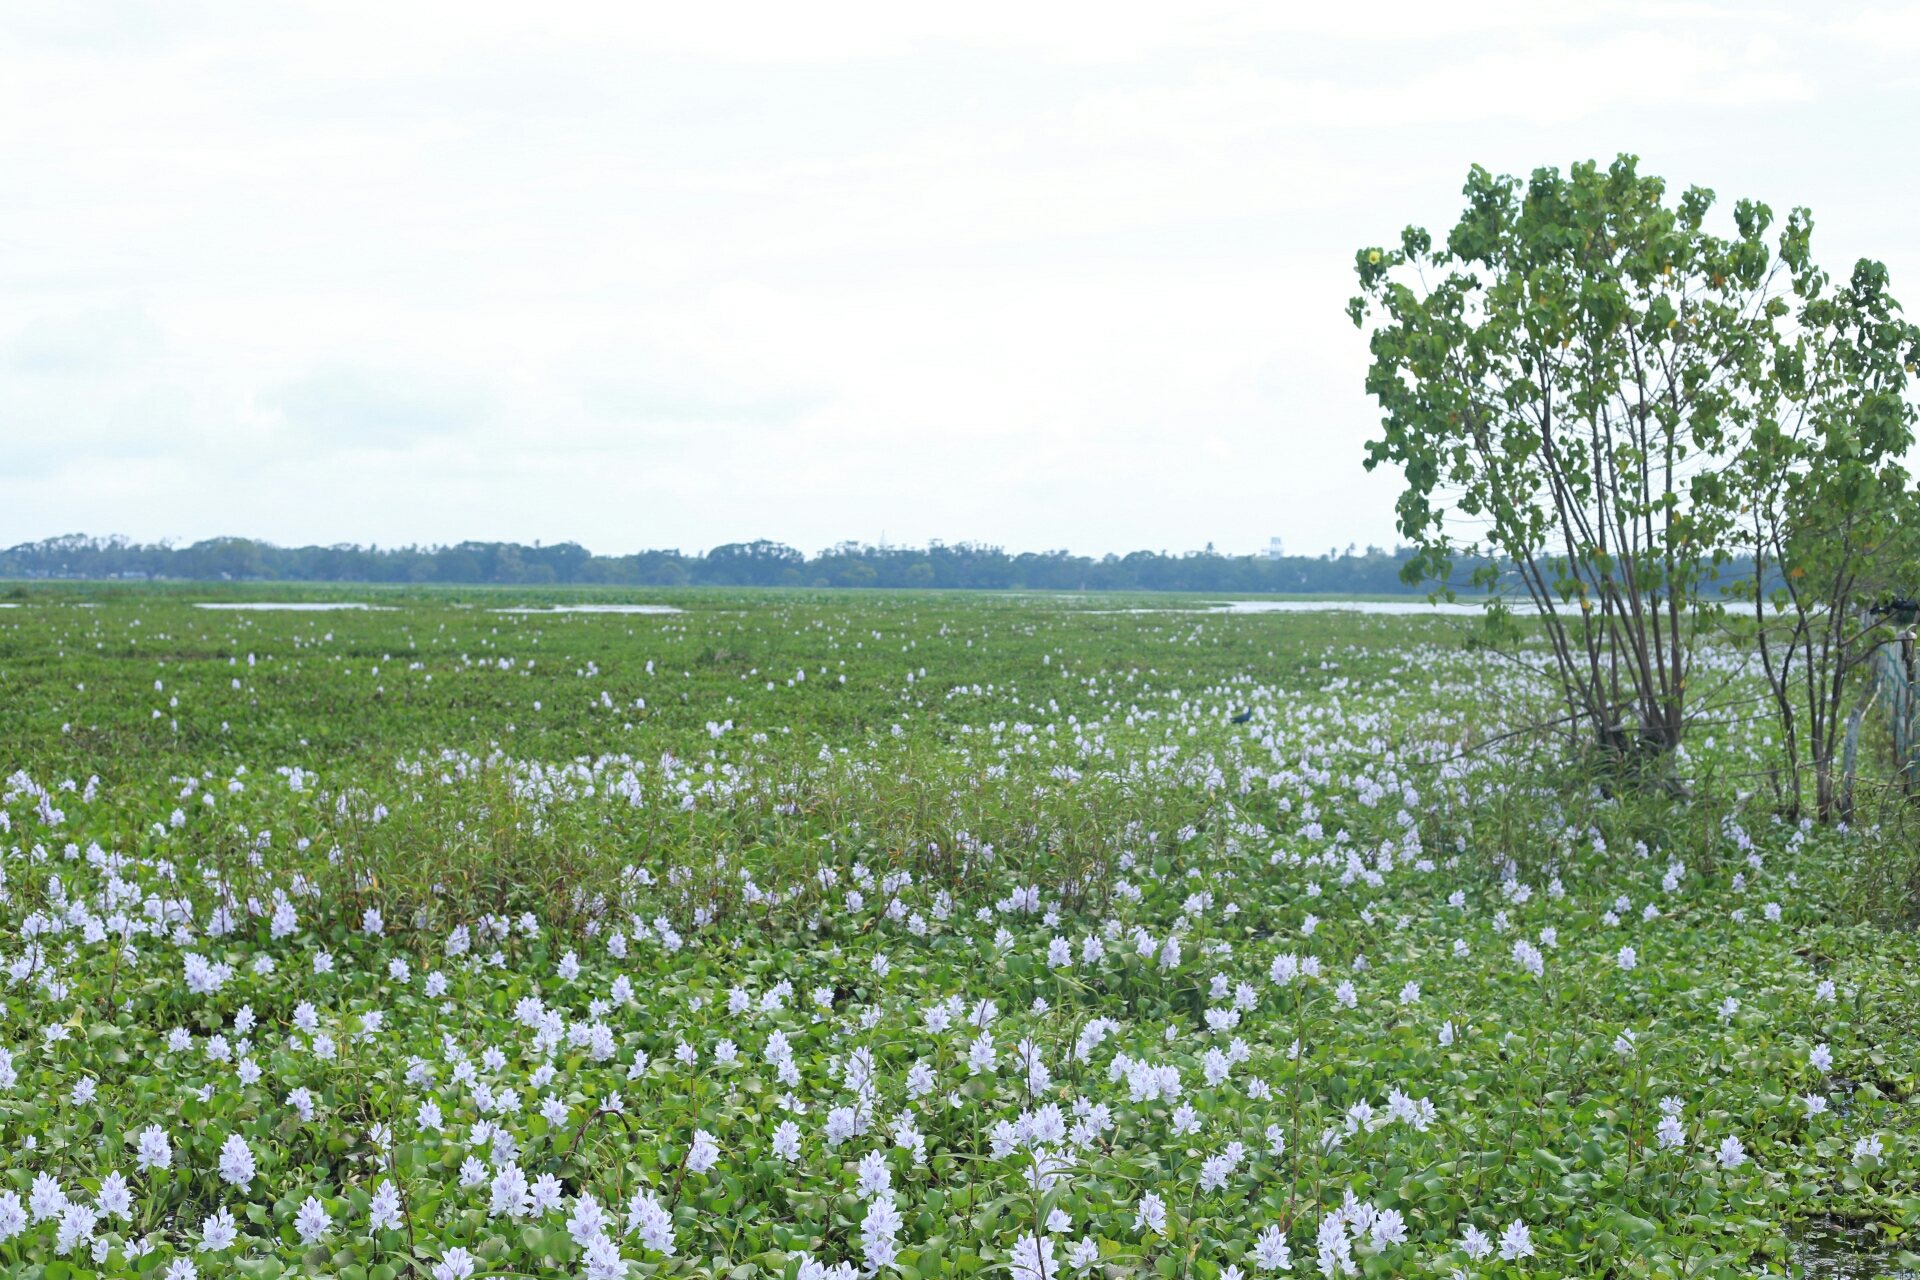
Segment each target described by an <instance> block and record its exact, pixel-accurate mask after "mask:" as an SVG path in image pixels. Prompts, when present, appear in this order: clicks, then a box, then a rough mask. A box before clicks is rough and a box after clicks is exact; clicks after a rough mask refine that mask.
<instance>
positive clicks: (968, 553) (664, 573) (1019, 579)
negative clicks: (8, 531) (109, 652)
mask: <svg viewBox="0 0 1920 1280" xmlns="http://www.w3.org/2000/svg"><path fill="white" fill-rule="evenodd" d="M1407 559H1408V553H1407V552H1406V551H1405V550H1404V549H1395V550H1394V551H1392V552H1388V551H1385V550H1382V549H1381V548H1379V547H1368V548H1366V549H1365V551H1357V550H1356V549H1355V548H1353V547H1349V548H1347V550H1346V552H1345V553H1344V554H1334V553H1332V552H1329V553H1328V554H1327V555H1325V556H1281V557H1270V556H1266V555H1258V556H1251V555H1248V556H1229V555H1221V554H1219V553H1217V552H1215V551H1214V550H1213V548H1212V547H1211V545H1209V547H1208V548H1207V549H1206V550H1205V551H1190V552H1186V553H1184V554H1180V555H1169V554H1167V553H1166V552H1164V551H1158V552H1156V551H1135V552H1132V553H1131V554H1128V555H1124V556H1118V555H1107V556H1100V557H1093V556H1076V555H1072V554H1070V553H1068V552H1065V551H1047V552H1022V553H1020V554H1018V555H1013V554H1009V553H1008V552H1006V551H1005V550H1003V549H1001V548H999V547H991V546H984V545H980V544H975V543H965V542H962V543H954V544H951V545H947V544H943V543H933V544H931V545H929V546H926V547H872V546H865V545H862V544H859V543H854V542H844V543H841V544H840V545H839V546H836V547H831V548H829V549H827V550H825V551H822V552H820V553H819V554H818V555H815V556H811V557H809V556H807V555H806V554H805V553H803V552H801V551H798V550H796V549H795V548H793V547H789V546H785V545H783V544H781V543H778V542H769V541H766V540H764V539H763V540H761V541H758V542H734V543H728V544H727V545H725V546H721V547H715V548H713V550H711V551H707V552H705V553H703V554H691V555H690V554H685V553H682V552H680V551H638V552H635V553H633V554H632V555H624V556H597V555H594V554H593V553H592V552H590V551H588V550H587V549H586V548H585V547H582V546H580V545H579V544H578V543H574V542H562V543H556V544H554V545H552V546H541V545H538V544H536V545H534V546H526V545H524V544H522V543H517V542H461V543H457V544H455V545H453V546H447V547H385V548H383V547H360V546H351V545H342V546H332V547H279V546H274V545H273V544H272V543H268V542H259V541H256V540H253V539H249V538H210V539H208V540H206V541H204V542H196V543H194V544H192V545H191V546H185V547H175V546H170V545H167V544H165V543H157V544H150V545H142V544H138V543H134V542H130V541H128V540H127V539H125V538H91V537H86V536H83V535H79V534H73V535H69V536H67V537H63V538H49V539H46V540H45V541H41V542H25V543H21V544H20V545H19V546H15V547H10V548H8V549H7V550H5V551H0V577H5V578H15V579H18V578H29V579H49V578H52V579H60V578H72V579H116V578H117V579H174V580H183V581H200V582H385V583H500V584H513V585H545V584H569V585H572V584H579V585H606V586H649V587H682V586H728V587H748V586H753V587H922V588H963V589H979V590H1050V591H1203V592H1204V591H1220V592H1298V593H1311V594H1354V595H1387V594H1395V595H1400V594H1411V593H1413V592H1414V591H1415V588H1413V587H1410V586H1408V585H1407V584H1406V583H1404V582H1402V581H1401V578H1400V570H1401V567H1402V565H1404V564H1405V563H1406V561H1407Z"/></svg>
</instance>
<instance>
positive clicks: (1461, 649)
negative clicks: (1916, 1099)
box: [0, 586, 1920, 1280]
mask: <svg viewBox="0 0 1920 1280" xmlns="http://www.w3.org/2000/svg"><path fill="white" fill-rule="evenodd" d="M23 594H24V598H20V599H17V600H12V601H9V602H8V603H9V604H12V605H13V606H14V607H11V608H7V609H0V708H4V711H3V713H0V769H4V772H5V773H6V774H7V775H9V777H8V779H7V781H6V783H5V787H4V790H3V791H0V801H4V804H3V805H0V812H4V813H5V815H6V819H5V829H4V830H0V848H3V849H4V859H3V860H0V870H4V873H5V881H4V893H5V897H4V902H3V903H0V970H4V971H5V978H4V982H5V986H4V989H3V990H0V999H4V1002H5V1006H6V1008H5V1019H4V1029H0V1039H4V1041H5V1042H6V1048H7V1055H6V1057H5V1061H4V1062H3V1063H0V1068H3V1069H0V1081H5V1082H7V1087H6V1088H5V1090H4V1091H0V1127H3V1128H4V1132H5V1136H6V1154H5V1155H4V1156H3V1157H0V1187H4V1188H10V1190H6V1191H4V1192H0V1234H4V1235H5V1237H6V1239H5V1240H4V1242H0V1263H4V1264H5V1265H6V1266H8V1267H9V1268H10V1269H12V1270H13V1271H14V1272H16V1273H17V1274H21V1275H30V1276H34V1277H45V1280H86V1278H90V1277H92V1276H95V1275H99V1276H108V1275H130V1274H147V1273H157V1274H164V1275H167V1276H169V1277H172V1280H187V1278H188V1277H190V1276H194V1275H197V1274H200V1273H205V1274H208V1275H218V1276H224V1275H228V1274H234V1275H240V1276H245V1277H248V1278H249V1280H277V1278H278V1277H279V1276H282V1275H285V1274H290V1273H298V1274H303V1275H307V1274H310V1275H316V1276H318V1275H330V1276H339V1277H341V1280H395V1278H396V1277H397V1276H399V1275H401V1274H405V1273H416V1272H417V1273H422V1274H427V1273H431V1274H433V1275H435V1276H436V1277H438V1278H439V1280H464V1278H465V1277H468V1276H473V1275H502V1276H506V1275H547V1274H552V1275H560V1274H568V1275H584V1276H588V1277H591V1278H592V1280H615V1277H619V1276H623V1275H625V1276H649V1275H689V1276H695V1275H698V1276H702V1277H708V1278H710V1280H718V1277H721V1276H725V1277H727V1280H773V1278H774V1277H781V1278H782V1280H825V1278H826V1277H829V1276H838V1277H841V1278H842V1280H846V1278H848V1277H851V1275H853V1274H855V1273H873V1272H877V1271H882V1270H884V1271H886V1272H888V1273H890V1274H897V1275H899V1276H902V1277H904V1278H905V1280H935V1278H936V1277H942V1278H945V1277H952V1278H954V1280H960V1278H963V1277H970V1276H975V1275H980V1274H984V1273H987V1272H998V1271H1000V1270H1002V1269H1005V1270H1007V1271H1009V1272H1011V1273H1012V1275H1013V1276H1014V1277H1015V1280H1048V1277H1054V1276H1058V1275H1059V1274H1060V1273H1061V1272H1062V1271H1064V1272H1067V1273H1071V1274H1073V1275H1074V1276H1075V1277H1076V1280H1078V1278H1079V1277H1084V1276H1090V1275H1092V1274H1093V1273H1094V1272H1095V1271H1100V1272H1102V1273H1103V1274H1104V1276H1105V1277H1106V1278H1107V1280H1124V1278H1126V1277H1131V1276H1140V1277H1142V1278H1143V1280H1144V1278H1145V1277H1147V1276H1148V1274H1149V1273H1152V1274H1155V1275H1158V1276H1161V1277H1165V1278H1166V1280H1183V1278H1184V1277H1187V1276H1198V1277H1200V1278H1201V1280H1239V1277H1241V1276H1244V1275H1249V1274H1255V1273H1258V1274H1265V1275H1272V1274H1292V1275H1308V1274H1323V1275H1329V1276H1331V1275H1340V1274H1361V1273H1364V1274H1366V1275H1369V1276H1385V1275H1401V1274H1421V1275H1429V1274H1430V1275H1435V1276H1452V1275H1455V1274H1465V1275H1483V1274H1485V1275H1491V1274H1495V1273H1503V1272H1510V1273H1538V1274H1546V1275H1559V1274H1596V1275H1597V1274H1610V1275H1633V1276H1643V1277H1651V1276H1681V1275H1689V1276H1691V1275H1727V1276H1731V1275H1748V1274H1756V1273H1776V1274H1786V1272H1787V1270H1788V1269H1789V1267H1790V1266H1791V1265H1794V1264H1795V1263H1796V1259H1797V1260H1798V1261H1800V1262H1804V1261H1805V1260H1806V1257H1807V1256H1808V1255H1806V1254H1805V1252H1804V1248H1803V1246H1802V1245H1799V1244H1796V1241H1799V1240H1800V1239H1801V1238H1802V1235H1801V1227H1800V1225H1799V1224H1802V1223H1804V1222H1805V1221H1807V1220H1808V1219H1810V1218H1814V1217H1816V1216H1817V1217H1820V1218H1821V1220H1822V1221H1823V1222H1828V1223H1831V1222H1835V1221H1838V1222H1843V1223H1847V1224H1852V1225H1853V1227H1855V1228H1857V1229H1856V1230H1854V1232H1853V1237H1854V1238H1859V1239H1861V1240H1864V1241H1865V1242H1866V1243H1867V1246H1868V1248H1869V1253H1868V1254H1867V1255H1865V1256H1867V1257H1869V1258H1870V1259H1878V1260H1879V1264H1880V1265H1883V1266H1886V1267H1895V1268H1898V1267H1915V1266H1920V1259H1914V1258H1913V1257H1912V1256H1911V1255H1909V1254H1906V1253H1904V1252H1903V1251H1904V1250H1905V1249H1906V1247H1907V1240H1906V1233H1907V1232H1908V1231H1910V1230H1911V1229H1913V1228H1914V1227H1915V1226H1916V1225H1917V1224H1920V1190H1916V1184H1915V1173H1914V1159H1915V1154H1916V1140H1915V1129H1914V1119H1915V1110H1914V1107H1913V1102H1912V1098H1913V1093H1914V1090H1915V1089H1916V1087H1920V1080H1917V1079H1916V1065H1915V1064H1916V1061H1920V1058H1916V1049H1917V1048H1920V1045H1917V1044H1916V1035H1915V1026H1914V1023H1915V1017H1916V1009H1917V1008H1920V1003H1917V1002H1920V972H1916V969H1915V960H1916V952H1915V947H1914V945H1913V939H1912V937H1911V935H1910V934H1909V933H1906V932H1902V931H1899V930H1896V929H1885V928H1881V927H1879V926H1878V925H1876V924H1875V923H1873V921H1875V920H1884V919H1890V918H1894V917H1895V916H1897V915H1898V912H1897V911H1896V912H1891V913H1889V912H1888V911H1886V910H1883V907H1884V906H1885V904H1886V903H1888V902H1890V901H1904V897H1903V895H1904V894H1905V893H1906V892H1907V889H1908V888H1909V887H1910V886H1908V885H1907V883H1906V880H1905V877H1907V876H1908V875H1909V874H1910V864H1909V862H1907V861H1903V856H1904V855H1903V853H1902V851H1901V848H1900V847H1899V845H1898V843H1897V842H1896V841H1895V840H1893V839H1892V838H1891V836H1890V834H1889V832H1890V830H1891V828H1887V829H1883V830H1881V831H1877V832H1875V831H1865V830H1854V831H1840V830H1834V829H1827V828H1820V827H1814V826H1812V824H1789V823H1785V822H1781V821H1778V820H1776V819H1775V818H1774V817H1773V816H1772V815H1771V814H1770V813H1769V812H1768V811H1767V810H1766V808H1765V807H1764V797H1765V787H1764V785H1763V784H1762V783H1761V781H1760V780H1761V779H1763V778H1764V777H1765V775H1766V771H1767V770H1768V769H1769V768H1770V767H1771V766H1772V765H1773V764H1775V763H1777V760H1776V756H1775V751H1774V747H1773V745H1772V743H1771V742H1770V740H1769V737H1768V729H1767V726H1766V725H1765V724H1764V723H1754V724H1746V723H1728V724H1724V725H1716V726H1708V727H1706V728H1705V729H1704V730H1702V731H1701V732H1699V733H1697V734H1696V735H1695V737H1694V738H1693V739H1690V741H1689V746H1688V748H1687V750H1686V751H1685V752H1683V753H1682V756H1681V759H1680V761H1679V768H1680V769H1681V771H1682V772H1683V773H1684V775H1685V781H1686V782H1687V784H1688V785H1687V789H1686V790H1685V791H1684V792H1683V793H1680V794H1674V793H1672V792H1670V791H1668V790H1661V789H1645V788H1635V787H1632V786H1626V785H1621V784H1620V780H1619V779H1610V778H1607V777H1605V776H1601V775H1590V774H1585V773H1582V772H1581V771H1580V770H1579V769H1578V768H1577V767H1575V766H1572V765H1570V764H1569V763H1568V762H1567V761H1565V760H1562V759H1560V758H1559V757H1558V756H1557V755H1556V753H1555V751H1554V749H1553V748H1552V747H1551V745H1550V744H1549V743H1547V742H1546V741H1544V740H1541V739H1539V738H1537V736H1536V735H1534V734H1531V733H1528V732H1525V731H1524V727H1525V726H1527V725H1529V724H1532V723H1534V722H1536V721H1537V720H1538V719H1540V718H1542V717H1543V716H1547V715H1551V714H1552V711H1551V708H1552V707H1553V705H1554V697H1555V695H1554V691H1553V690H1551V689H1550V688H1548V687H1546V686H1545V685H1542V684H1540V683H1538V682H1536V681H1534V680H1532V679H1530V678H1527V677H1525V676H1523V675H1521V674H1518V673H1517V671H1516V670H1515V669H1514V668H1513V667H1511V666H1509V665H1506V664H1505V663H1504V662H1503V661H1502V660H1500V659H1496V658H1493V657H1490V656H1488V655H1486V654H1484V653H1480V652H1475V651H1472V650H1470V649H1468V648H1466V647H1465V646H1464V645H1463V644H1462V642H1461V641H1462V635H1461V630H1460V627H1461V624H1459V623H1457V622H1454V621H1450V620H1445V619H1429V618H1402V617H1372V616H1360V615H1342V614H1334V613H1312V614H1246V615H1240V614H1226V613H1218V612H1207V611H1205V608H1204V602H1200V601H1192V600H1176V601H1172V602H1169V601H1168V600H1167V599H1166V598H1165V597H1161V598H1158V599H1155V600H1150V601H1146V600H1139V599H1128V598H1120V597H1112V596H1106V597H1095V598H1075V597H1056V596H1045V597H1040V596H1035V597H1020V596H979V597H958V596H951V595H942V594H936V593H925V594H902V593H894V594H887V595H879V594H874V595H860V594H857V593H845V592H839V593H827V592H821V593H805V592H771V591H765V592H755V591H739V592H722V591H697V592H696V591H684V592H670V591H663V592H658V593H653V594H648V595H634V594H632V593H626V594H622V595H619V596H614V595H599V596H596V595H593V594H591V593H585V592H562V591H549V592H546V593H532V592H524V593H517V594H516V593H508V592H495V591H483V590H472V591H467V592H465V593H464V594H463V593H459V592H453V591H430V590H416V591H382V590H373V589H364V590H358V591H348V590H347V589H344V588H342V589H338V590H329V591H309V592H295V591H287V592H285V593H284V594H283V597H282V598H283V599H285V600H287V601H291V602H297V603H305V604H319V603H327V602H328V601H329V600H332V601H346V600H351V601H358V602H364V603H371V604H375V605H378V606H381V607H380V608H378V609H371V610H365V609H363V610H347V609H330V610H306V611H263V610H234V609H207V608H202V607H200V605H202V604H206V603H223V604H230V603H236V602H239V601H240V600H241V599H242V597H241V596H240V595H239V594H238V593H237V592H236V593H233V594H229V595H227V596H224V597H223V596H221V595H219V594H218V593H210V592H208V591H207V590H206V589H204V588H193V589H186V588H159V587H153V588H146V587H143V588H139V589H128V588H106V587H97V586H95V587H83V586H75V587H71V588H35V589H33V590H32V591H29V592H26V593H23ZM255 598H256V599H257V598H258V595H257V594H256V596H255ZM636 603H640V604H647V605H651V606H664V607H668V608H672V609H674V610H677V611H676V612H670V613H611V612H553V611H551V606H554V605H556V604H571V605H574V606H578V605H582V604H587V605H600V606H607V605H613V604H623V605H632V604H636ZM521 610H533V612H526V611H521ZM1742 661H1743V660H1742V659H1741V657H1740V655H1739V654H1737V653H1733V652H1731V651H1729V652H1725V653H1714V654H1710V655H1709V658H1708V663H1707V667H1706V669H1708V670H1710V671H1713V672H1715V673H1716V678H1723V679H1725V680H1729V681H1738V680H1743V679H1747V678H1749V676H1748V674H1747V673H1746V672H1745V668H1744V667H1743V665H1742ZM1517 730H1518V731H1519V732H1516V731H1517ZM1797 1250H1800V1252H1796V1251H1797Z"/></svg>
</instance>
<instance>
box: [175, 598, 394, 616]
mask: <svg viewBox="0 0 1920 1280" xmlns="http://www.w3.org/2000/svg"><path fill="white" fill-rule="evenodd" d="M193 607H194V608H196V609H245V610H247V611H248V612H249V613H319V612H321V611H322V610H326V609H379V610H382V611H384V612H388V613H391V612H392V611H393V610H394V608H395V606H393V605H390V604H358V603H354V602H352V601H346V600H340V601H333V600H324V601H322V600H247V601H242V602H240V603H237V604H228V603H224V602H222V603H218V604H196V605H195V606H193Z"/></svg>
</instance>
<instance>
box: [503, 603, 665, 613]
mask: <svg viewBox="0 0 1920 1280" xmlns="http://www.w3.org/2000/svg"><path fill="white" fill-rule="evenodd" d="M492 612H494V613H681V612H684V610H681V609H676V608H675V607H674V606H672V605H670V604H556V605H553V606H552V607H550V608H544V609H535V608H523V609H494V610H492Z"/></svg>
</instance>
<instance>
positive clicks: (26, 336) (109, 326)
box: [4, 307, 166, 376]
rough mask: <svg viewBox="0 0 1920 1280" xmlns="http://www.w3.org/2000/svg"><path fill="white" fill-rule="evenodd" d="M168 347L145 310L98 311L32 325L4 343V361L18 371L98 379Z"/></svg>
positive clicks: (40, 320) (50, 318) (43, 319)
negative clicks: (99, 376)
mask: <svg viewBox="0 0 1920 1280" xmlns="http://www.w3.org/2000/svg"><path fill="white" fill-rule="evenodd" d="M165 345H166V344H165V341H164V339H163V338H162V337H161V334H160V330H159V328H158V326H156V325H155V324H154V322H153V320H152V319H151V318H150V317H149V316H148V315H147V313H146V312H145V311H144V310H143V309H141V308H138V307H119V308H113V309H95V310H88V311H81V312H77V313H75V314H72V315H64V316H41V317H38V318H37V319H34V320H32V321H30V322H29V323H28V324H27V325H26V326H25V327H24V328H22V329H21V330H20V332H19V334H18V335H17V336H15V338H14V339H13V341H12V342H9V343H8V344H6V347H5V354H4V363H5V365H6V367H7V368H9V369H12V370H15V371H17V372H20V373H31V374H51V375H65V376H77V375H93V376H97V375H101V374H105V373H108V372H111V371H114V370H118V369H124V368H126V367H127V366H129V365H133V364H136V363H138V362H140V361H143V360H145V359H147V358H148V357H151V356H153V355H156V354H158V353H159V352H160V351H161V350H162V349H163V348H164V346H165Z"/></svg>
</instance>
